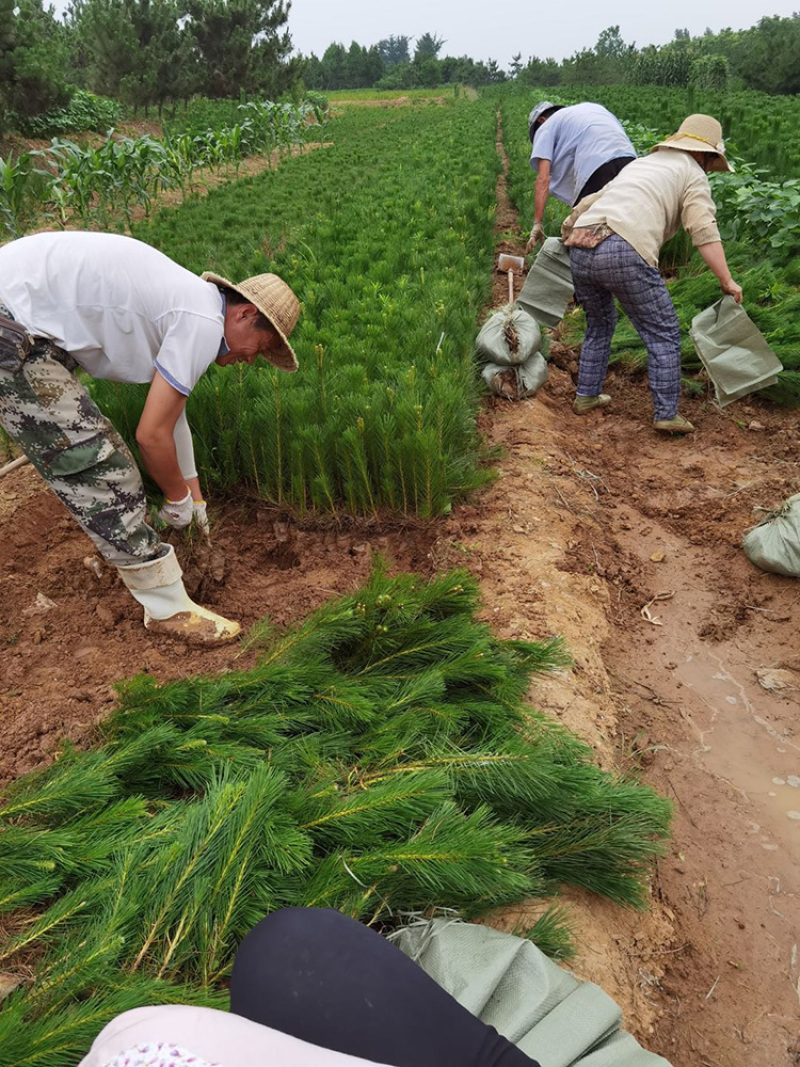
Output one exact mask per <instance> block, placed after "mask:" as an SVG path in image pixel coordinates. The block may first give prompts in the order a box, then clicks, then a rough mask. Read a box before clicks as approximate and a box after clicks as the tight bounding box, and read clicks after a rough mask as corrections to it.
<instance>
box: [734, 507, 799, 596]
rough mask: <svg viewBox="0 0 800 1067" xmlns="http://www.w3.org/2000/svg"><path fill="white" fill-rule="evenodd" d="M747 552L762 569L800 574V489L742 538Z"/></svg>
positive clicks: (743, 546) (792, 576)
mask: <svg viewBox="0 0 800 1067" xmlns="http://www.w3.org/2000/svg"><path fill="white" fill-rule="evenodd" d="M742 548H743V549H744V554H745V555H746V556H747V558H748V559H749V560H750V562H751V563H755V565H756V566H757V567H760V568H761V570H762V571H770V572H771V573H772V574H788V575H789V577H791V578H800V493H796V494H795V495H794V496H790V497H789V499H788V500H784V502H783V504H781V506H780V508H779V509H778V510H777V511H773V512H770V514H769V515H767V517H766V518H765V519H764V521H763V522H760V523H759V524H758V526H754V527H753V529H752V530H748V532H747V533H746V534H745V536H744V540H743V541H742Z"/></svg>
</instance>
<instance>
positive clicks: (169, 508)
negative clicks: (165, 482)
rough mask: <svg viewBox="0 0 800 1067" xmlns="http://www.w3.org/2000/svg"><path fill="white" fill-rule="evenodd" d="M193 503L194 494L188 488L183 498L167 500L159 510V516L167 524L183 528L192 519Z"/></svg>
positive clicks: (179, 528) (177, 528)
mask: <svg viewBox="0 0 800 1067" xmlns="http://www.w3.org/2000/svg"><path fill="white" fill-rule="evenodd" d="M192 505H193V501H192V494H191V492H190V491H189V490H188V489H187V491H186V496H185V497H184V498H183V500H165V501H164V506H163V508H161V509H160V510H159V512H158V517H159V519H161V520H162V522H165V523H166V524H167V526H174V527H175V529H176V530H182V529H183V528H184V527H185V526H188V525H189V523H190V522H191V521H192V515H193V510H194V509H193V506H192Z"/></svg>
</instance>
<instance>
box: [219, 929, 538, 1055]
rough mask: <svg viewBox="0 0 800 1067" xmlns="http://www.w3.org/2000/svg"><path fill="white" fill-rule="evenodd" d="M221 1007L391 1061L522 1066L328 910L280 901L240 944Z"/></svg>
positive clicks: (455, 1006)
mask: <svg viewBox="0 0 800 1067" xmlns="http://www.w3.org/2000/svg"><path fill="white" fill-rule="evenodd" d="M231 1011H232V1012H234V1014H236V1015H242V1016H244V1017H245V1018H247V1019H251V1020H253V1021H254V1022H258V1023H261V1024H263V1025H265V1026H271V1027H273V1028H274V1029H276V1030H281V1031H282V1032H284V1033H287V1034H291V1035H293V1036H294V1037H298V1038H302V1039H303V1040H304V1041H309V1042H311V1043H312V1044H315V1045H320V1046H322V1047H324V1048H329V1049H334V1050H335V1051H337V1052H347V1053H349V1054H350V1055H352V1056H361V1057H363V1058H364V1059H369V1060H373V1061H376V1062H378V1063H383V1064H390V1065H392V1067H451V1065H452V1067H530V1065H531V1064H532V1063H534V1062H535V1061H532V1060H530V1059H529V1058H528V1057H527V1056H525V1055H524V1054H523V1053H522V1052H520V1051H519V1049H517V1048H516V1047H515V1046H514V1045H512V1044H511V1043H510V1042H509V1041H507V1040H506V1038H504V1037H501V1036H500V1035H499V1034H498V1033H497V1031H496V1030H494V1028H493V1027H490V1026H487V1025H486V1024H485V1023H483V1022H481V1021H480V1019H477V1018H476V1017H475V1016H473V1015H472V1014H471V1013H470V1012H469V1011H467V1009H466V1008H463V1007H462V1006H461V1005H460V1004H459V1003H458V1002H457V1001H456V1000H455V999H454V998H453V997H451V996H450V994H449V993H447V992H445V990H443V989H442V988H441V987H440V986H438V985H437V984H436V982H434V981H433V979H432V978H430V977H429V976H428V975H427V974H425V972H424V971H423V970H422V968H420V967H418V966H417V964H415V963H414V962H413V961H412V960H410V959H408V958H407V957H406V956H404V955H403V953H402V952H401V951H400V950H399V949H398V948H396V947H395V946H394V945H392V944H390V943H389V942H388V941H386V940H385V938H383V937H381V935H380V934H378V933H376V932H375V931H374V930H370V929H369V928H368V927H366V926H364V925H363V924H362V923H359V922H356V921H355V920H354V919H351V918H349V917H348V916H346V915H342V914H341V912H338V911H335V910H333V909H318V908H287V909H285V910H283V911H278V912H274V913H273V914H272V915H269V916H268V917H267V918H266V919H263V920H262V921H261V922H260V923H259V924H258V925H257V926H256V927H254V928H253V930H251V931H250V933H249V934H248V935H247V937H245V939H244V941H243V942H242V944H241V946H240V948H239V950H238V952H237V954H236V959H235V962H234V967H233V975H232V978H231Z"/></svg>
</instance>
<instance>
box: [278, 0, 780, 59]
mask: <svg viewBox="0 0 800 1067" xmlns="http://www.w3.org/2000/svg"><path fill="white" fill-rule="evenodd" d="M797 8H798V0H763V2H762V0H748V2H746V3H745V2H743V0H672V2H670V3H653V2H652V0H605V2H600V3H598V2H597V0H566V2H564V0H560V2H559V0H551V2H550V3H545V2H544V0H525V2H520V0H505V2H503V0H499V2H495V3H489V2H487V0H292V7H291V11H290V13H289V22H288V30H289V35H290V36H291V38H292V43H293V45H294V48H295V51H297V52H302V53H303V54H304V55H309V54H310V53H311V52H314V53H315V54H316V55H317V56H320V57H321V56H322V53H323V52H324V51H325V49H326V48H327V47H328V45H329V44H331V43H333V42H338V43H340V44H343V45H344V46H345V47H349V45H350V43H351V41H357V42H358V44H360V45H366V46H369V45H372V44H377V43H378V41H380V40H381V39H382V38H384V37H390V36H391V35H394V36H395V37H399V36H405V37H410V38H415V37H419V36H421V35H422V34H423V33H431V34H435V35H436V36H437V37H440V38H441V37H443V38H444V40H445V44H444V46H443V47H442V50H441V52H440V53H439V55H440V56H444V55H451V56H461V55H467V56H470V57H471V58H472V59H481V60H484V62H485V61H486V60H487V59H495V60H497V63H498V64H499V66H500V67H501V68H502V69H504V70H507V69H508V65H509V62H510V60H511V57H512V56H513V55H516V53H518V52H520V53H521V54H522V59H523V62H525V61H526V60H527V59H528V57H529V56H538V57H539V58H540V59H546V58H547V57H549V56H552V57H553V59H557V60H561V59H564V58H566V57H567V56H571V55H572V54H573V53H574V52H577V51H580V49H582V48H592V47H594V45H595V43H596V42H597V38H598V35H599V34H600V32H601V31H602V30H604V29H605V28H606V27H607V26H617V25H618V26H619V28H620V34H621V35H622V38H623V40H624V41H625V42H626V44H635V45H636V46H637V47H639V48H641V47H643V46H644V45H648V44H666V43H667V41H671V40H672V38H673V36H674V34H675V30H676V28H680V29H683V28H686V29H688V30H689V32H690V34H691V35H692V36H693V37H694V36H699V35H700V34H702V33H703V32H704V31H705V29H706V27H710V28H711V29H712V30H713V31H714V32H717V31H719V30H721V29H723V28H725V27H728V26H729V27H731V28H732V29H735V30H736V29H746V28H747V27H748V26H753V25H755V23H757V22H758V20H759V19H761V18H763V17H764V16H765V15H782V16H788V15H791V14H792V13H793V11H796V10H797ZM411 48H412V52H413V41H412V45H411Z"/></svg>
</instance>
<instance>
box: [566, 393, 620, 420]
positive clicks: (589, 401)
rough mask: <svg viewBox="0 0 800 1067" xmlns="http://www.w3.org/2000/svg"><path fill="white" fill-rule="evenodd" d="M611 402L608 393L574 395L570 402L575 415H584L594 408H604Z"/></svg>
mask: <svg viewBox="0 0 800 1067" xmlns="http://www.w3.org/2000/svg"><path fill="white" fill-rule="evenodd" d="M610 403H611V397H610V396H609V395H608V393H598V394H597V396H576V397H575V399H574V401H573V402H572V410H573V411H574V412H575V414H576V415H586V414H587V413H588V412H590V411H594V409H595V408H604V407H605V406H606V404H610Z"/></svg>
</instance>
